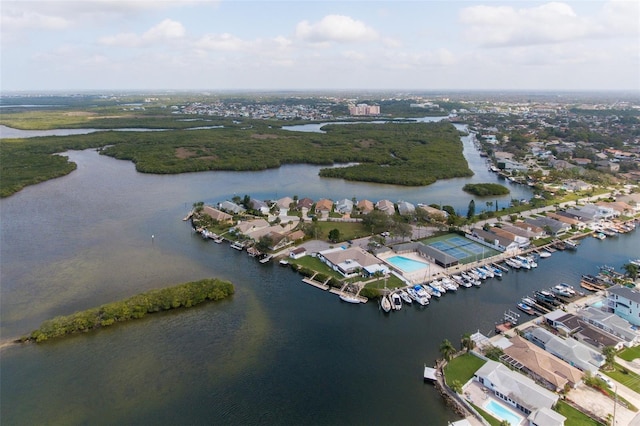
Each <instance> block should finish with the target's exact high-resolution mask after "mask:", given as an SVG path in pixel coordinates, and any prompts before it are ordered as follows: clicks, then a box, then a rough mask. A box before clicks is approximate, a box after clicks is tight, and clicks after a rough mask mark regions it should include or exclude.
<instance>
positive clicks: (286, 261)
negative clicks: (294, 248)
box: [278, 259, 289, 266]
mask: <svg viewBox="0 0 640 426" xmlns="http://www.w3.org/2000/svg"><path fill="white" fill-rule="evenodd" d="M278 263H279V264H280V266H289V261H288V260H287V259H281V260H280V262H278Z"/></svg>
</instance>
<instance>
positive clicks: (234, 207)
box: [218, 201, 246, 214]
mask: <svg viewBox="0 0 640 426" xmlns="http://www.w3.org/2000/svg"><path fill="white" fill-rule="evenodd" d="M218 208H219V209H220V210H224V211H226V212H231V213H233V214H241V213H244V212H245V211H246V209H245V208H244V207H242V206H239V205H238V204H236V203H233V202H231V201H223V202H222V203H220V204H219V205H218Z"/></svg>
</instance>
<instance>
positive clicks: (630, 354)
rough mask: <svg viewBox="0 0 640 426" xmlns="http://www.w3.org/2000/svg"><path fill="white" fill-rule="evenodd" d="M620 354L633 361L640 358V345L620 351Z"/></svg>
mask: <svg viewBox="0 0 640 426" xmlns="http://www.w3.org/2000/svg"><path fill="white" fill-rule="evenodd" d="M618 356H619V357H620V358H622V359H624V360H625V361H629V362H631V361H633V360H634V359H637V358H640V346H634V347H632V348H627V349H625V350H623V351H622V352H620V353H619V354H618Z"/></svg>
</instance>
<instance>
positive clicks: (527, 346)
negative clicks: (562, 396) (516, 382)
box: [503, 336, 584, 392]
mask: <svg viewBox="0 0 640 426" xmlns="http://www.w3.org/2000/svg"><path fill="white" fill-rule="evenodd" d="M509 343H511V345H510V346H509V347H506V348H504V349H503V352H504V356H503V358H504V359H503V361H505V362H508V363H509V364H510V365H511V366H512V367H514V368H517V369H519V370H521V371H522V372H524V373H525V374H527V375H529V376H531V377H533V378H534V379H535V380H537V381H539V382H541V383H543V384H544V385H545V387H547V388H550V389H552V390H553V391H556V392H559V391H561V390H563V389H564V387H565V386H566V385H569V386H571V387H575V386H577V385H578V384H579V383H580V382H581V381H582V378H583V376H584V374H583V373H582V372H581V371H580V370H578V369H577V368H575V367H572V366H570V365H569V364H567V363H566V362H564V361H562V360H561V359H559V358H557V357H555V356H553V355H551V354H550V353H549V352H546V351H545V350H543V349H540V348H539V347H538V346H536V345H534V344H533V343H531V342H529V341H527V340H525V339H524V338H522V337H520V336H514V337H512V338H511V339H509Z"/></svg>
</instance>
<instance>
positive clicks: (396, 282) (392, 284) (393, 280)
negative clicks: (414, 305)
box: [365, 275, 407, 290]
mask: <svg viewBox="0 0 640 426" xmlns="http://www.w3.org/2000/svg"><path fill="white" fill-rule="evenodd" d="M406 286H407V283H405V282H404V281H402V280H401V279H400V278H398V277H396V276H395V275H389V277H388V278H387V288H390V289H394V288H399V287H406ZM365 287H368V288H378V289H380V290H382V289H383V288H384V278H382V277H381V278H380V279H378V280H377V281H372V282H370V283H367V284H365Z"/></svg>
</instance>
